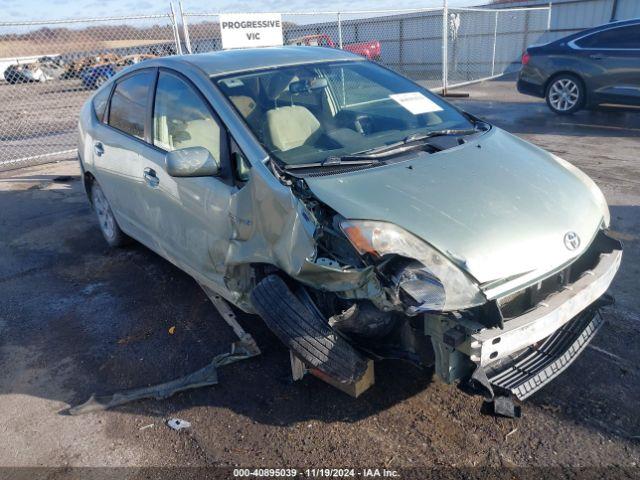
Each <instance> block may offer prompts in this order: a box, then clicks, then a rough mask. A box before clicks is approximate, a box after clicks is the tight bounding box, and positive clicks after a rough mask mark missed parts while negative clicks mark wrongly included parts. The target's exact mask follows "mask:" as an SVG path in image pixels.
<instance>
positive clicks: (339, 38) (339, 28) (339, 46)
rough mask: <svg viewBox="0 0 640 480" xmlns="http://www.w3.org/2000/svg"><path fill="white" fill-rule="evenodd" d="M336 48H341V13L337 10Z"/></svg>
mask: <svg viewBox="0 0 640 480" xmlns="http://www.w3.org/2000/svg"><path fill="white" fill-rule="evenodd" d="M338 48H340V50H342V15H341V13H340V12H338Z"/></svg>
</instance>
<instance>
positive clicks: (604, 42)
mask: <svg viewBox="0 0 640 480" xmlns="http://www.w3.org/2000/svg"><path fill="white" fill-rule="evenodd" d="M576 44H577V45H578V46H579V47H581V48H624V49H627V48H637V49H640V25H627V26H625V27H619V28H612V29H610V30H605V31H603V32H599V33H594V34H593V35H589V36H588V37H585V38H582V39H580V40H578V41H577V42H576Z"/></svg>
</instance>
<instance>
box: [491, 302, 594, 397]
mask: <svg viewBox="0 0 640 480" xmlns="http://www.w3.org/2000/svg"><path fill="white" fill-rule="evenodd" d="M596 308H597V307H592V308H588V309H587V310H585V311H584V312H582V313H581V314H580V315H578V316H577V317H576V318H574V319H573V320H571V321H570V322H568V323H567V324H565V325H564V326H562V327H561V328H560V329H558V330H557V331H556V332H555V333H553V334H552V335H550V336H549V337H547V338H546V339H545V340H542V341H540V342H538V344H536V345H532V346H530V347H528V348H527V349H525V350H524V351H522V352H520V353H517V354H515V355H512V356H511V357H507V358H506V359H504V360H502V361H500V363H499V365H498V366H496V367H494V368H490V369H488V371H487V377H488V378H489V382H490V383H491V384H492V385H496V386H498V387H501V388H504V389H506V390H509V391H511V392H512V393H513V394H514V395H515V396H516V397H518V398H519V399H520V400H524V399H525V398H527V397H529V396H530V395H532V394H533V393H534V392H536V391H537V390H539V389H540V388H542V387H543V386H544V385H546V384H547V383H549V382H550V381H551V380H553V379H554V378H555V377H557V376H558V375H559V374H560V373H562V372H563V371H564V370H565V369H566V368H567V367H568V366H569V365H570V364H571V363H572V362H573V361H574V360H575V359H576V358H577V357H578V355H579V354H580V352H582V350H584V348H585V347H586V346H587V345H588V344H589V342H590V341H591V340H592V339H593V337H594V336H595V334H596V333H597V332H598V330H599V329H600V327H601V326H602V323H603V320H602V317H601V316H600V314H599V313H598V312H597V310H596Z"/></svg>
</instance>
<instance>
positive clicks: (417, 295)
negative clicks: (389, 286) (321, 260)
mask: <svg viewBox="0 0 640 480" xmlns="http://www.w3.org/2000/svg"><path fill="white" fill-rule="evenodd" d="M340 226H341V228H342V231H343V232H344V234H345V235H346V236H347V238H348V239H349V241H350V242H351V244H352V245H353V246H354V247H355V249H356V250H358V252H360V254H361V255H362V254H370V255H373V256H374V257H383V256H384V255H388V254H396V255H401V256H403V257H406V258H409V259H413V260H416V261H417V262H419V264H418V263H416V262H411V263H410V265H409V266H407V267H406V268H404V269H403V270H402V271H401V272H399V274H398V275H397V277H396V281H397V282H398V286H399V287H400V288H401V289H402V290H403V291H404V292H405V293H406V294H407V295H409V296H410V297H411V298H412V299H413V300H414V301H415V302H416V305H415V306H411V307H409V311H413V312H414V313H417V312H422V311H451V310H462V309H466V308H470V307H474V306H478V305H482V304H484V303H485V302H486V298H485V297H484V295H482V292H481V291H480V289H479V288H478V286H477V285H476V284H475V282H474V281H473V280H472V279H471V278H470V277H468V276H467V275H466V274H465V273H464V272H462V270H460V269H459V268H458V267H457V266H456V265H454V264H453V263H452V262H451V261H450V260H449V259H448V258H447V257H445V256H444V255H443V254H441V253H440V252H439V251H437V250H436V249H435V248H433V247H431V246H430V245H429V244H427V243H426V242H424V241H422V240H421V239H419V238H418V237H416V236H415V235H412V234H411V233H409V232H407V231H405V230H403V229H402V228H400V227H398V226H397V225H394V224H391V223H385V222H374V221H368V220H343V221H342V222H341V224H340Z"/></svg>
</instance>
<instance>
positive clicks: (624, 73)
mask: <svg viewBox="0 0 640 480" xmlns="http://www.w3.org/2000/svg"><path fill="white" fill-rule="evenodd" d="M518 91H519V92H520V93H524V94H527V95H534V96H536V97H541V98H545V99H546V100H547V105H549V108H550V109H551V110H552V111H554V112H555V113H558V114H571V113H574V112H576V111H577V110H579V109H581V108H584V107H594V106H597V105H600V104H603V103H613V104H622V105H640V19H635V20H626V21H622V22H614V23H609V24H606V25H601V26H599V27H594V28H591V29H589V30H583V31H582V32H579V33H574V34H573V35H569V36H568V37H564V38H561V39H559V40H556V41H554V42H551V43H548V44H546V45H539V46H531V47H528V48H527V50H526V51H525V53H524V54H523V55H522V70H520V75H519V77H518Z"/></svg>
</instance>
